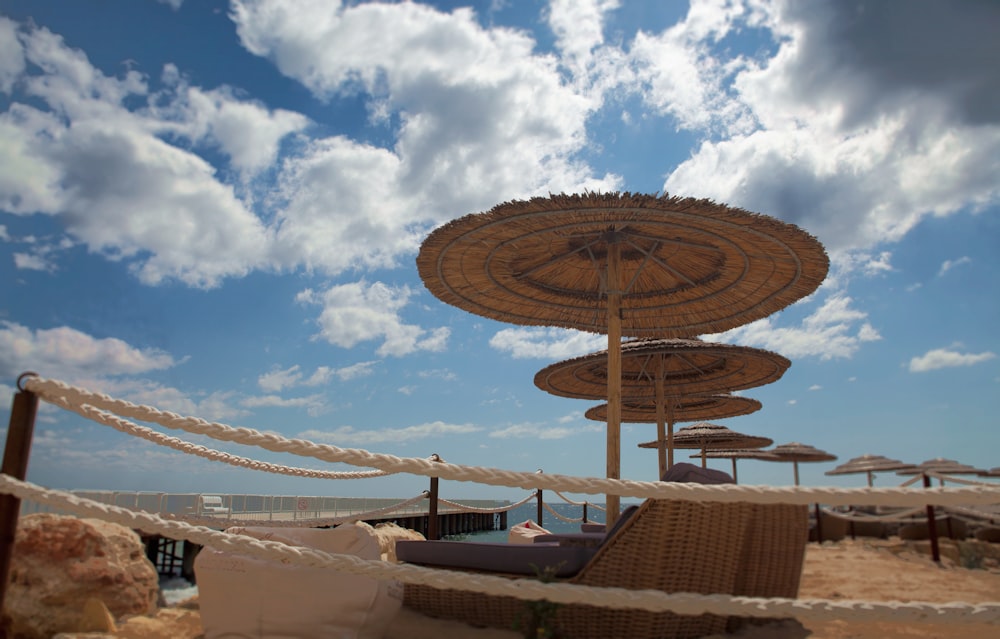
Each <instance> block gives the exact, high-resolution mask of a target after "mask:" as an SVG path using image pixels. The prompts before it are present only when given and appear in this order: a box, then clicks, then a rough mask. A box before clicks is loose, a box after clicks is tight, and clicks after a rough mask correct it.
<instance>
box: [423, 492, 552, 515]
mask: <svg viewBox="0 0 1000 639" xmlns="http://www.w3.org/2000/svg"><path fill="white" fill-rule="evenodd" d="M534 498H535V493H531V494H530V495H528V496H527V497H525V498H524V499H522V500H521V501H519V502H516V503H513V504H508V505H506V506H497V507H495V508H477V507H475V506H466V505H465V504H460V503H458V502H457V501H449V500H447V499H441V498H440V497H438V503H441V504H446V505H448V506H451V507H452V508H454V509H456V510H458V511H459V512H467V513H505V512H508V511H511V510H514V509H515V508H517V507H518V506H523V505H524V504H526V503H528V502H529V501H531V500H532V499H534Z"/></svg>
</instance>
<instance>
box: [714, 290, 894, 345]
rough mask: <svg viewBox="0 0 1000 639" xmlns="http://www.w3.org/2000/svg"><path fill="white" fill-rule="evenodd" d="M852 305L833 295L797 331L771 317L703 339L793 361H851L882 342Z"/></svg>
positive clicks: (849, 300)
mask: <svg viewBox="0 0 1000 639" xmlns="http://www.w3.org/2000/svg"><path fill="white" fill-rule="evenodd" d="M852 303H853V300H851V298H850V297H847V296H845V295H843V294H834V295H831V296H830V297H829V298H827V299H826V301H825V302H824V303H823V305H822V306H820V307H819V308H818V309H817V310H816V311H814V312H813V313H812V314H811V315H809V316H808V317H806V318H805V319H804V320H803V321H802V324H801V326H799V327H779V326H777V325H776V324H775V320H774V318H773V317H768V318H765V319H762V320H758V321H756V322H752V323H750V324H747V325H745V326H740V327H739V328H734V329H733V330H731V331H726V332H725V333H721V334H719V335H717V336H706V338H708V339H712V338H715V337H717V338H718V339H721V340H723V341H725V342H729V343H733V344H746V345H747V346H759V347H761V348H766V349H768V350H773V351H776V352H778V353H781V354H782V355H784V356H785V357H789V358H793V359H794V358H796V357H807V356H816V357H819V358H820V359H823V360H828V359H833V358H850V357H852V356H853V355H854V353H855V352H857V350H858V348H860V346H861V344H862V343H863V342H871V341H876V340H879V339H881V338H882V337H881V335H880V334H879V332H878V331H877V330H876V329H875V327H873V326H872V325H871V324H870V323H869V322H867V321H864V320H865V319H866V318H867V317H868V314H867V313H865V312H863V311H860V310H858V309H856V308H853V307H852V306H851V304H852Z"/></svg>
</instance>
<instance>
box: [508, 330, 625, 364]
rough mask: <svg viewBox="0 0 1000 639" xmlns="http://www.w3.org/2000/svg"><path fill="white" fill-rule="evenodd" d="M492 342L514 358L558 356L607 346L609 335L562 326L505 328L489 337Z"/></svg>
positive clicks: (562, 357)
mask: <svg viewBox="0 0 1000 639" xmlns="http://www.w3.org/2000/svg"><path fill="white" fill-rule="evenodd" d="M490 346H491V347H492V348H494V349H496V350H498V351H500V352H502V353H510V355H511V356H512V357H513V358H514V359H530V358H541V359H551V360H559V359H566V358H569V357H578V356H580V355H586V354H587V353H592V352H594V351H599V350H606V349H607V348H608V338H607V337H606V336H604V335H595V334H593V333H584V332H582V331H574V330H568V329H563V328H535V327H528V328H505V329H502V330H500V331H497V333H496V334H495V335H494V336H493V337H492V338H490Z"/></svg>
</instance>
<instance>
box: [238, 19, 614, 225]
mask: <svg viewBox="0 0 1000 639" xmlns="http://www.w3.org/2000/svg"><path fill="white" fill-rule="evenodd" d="M231 15H232V17H233V19H234V21H235V22H236V25H237V32H238V34H239V36H240V38H241V41H242V43H243V46H244V47H246V48H247V49H248V50H249V51H251V52H252V53H255V54H257V55H260V56H266V57H268V58H269V59H271V60H272V61H274V63H275V64H276V65H277V67H278V69H279V70H281V71H282V72H283V73H284V74H286V75H288V76H289V77H292V78H295V79H297V80H299V81H300V82H302V83H303V84H304V85H305V86H307V87H309V88H310V89H311V90H312V91H313V92H314V93H316V94H317V95H319V96H321V97H324V98H326V97H329V96H333V95H338V94H357V93H361V94H362V95H363V96H364V97H365V99H366V100H367V101H368V103H369V110H370V112H372V113H378V114H381V115H380V116H379V118H377V120H376V121H381V120H384V119H385V118H386V116H389V115H395V116H398V119H399V127H398V131H397V139H396V143H395V145H394V146H393V149H392V152H391V154H390V155H391V156H392V159H393V161H394V162H395V166H394V167H393V170H392V171H391V172H385V171H383V172H381V173H379V174H378V179H377V180H374V181H372V182H375V183H377V182H378V181H382V180H388V181H390V182H393V181H394V182H395V184H394V186H393V191H394V192H396V193H410V194H414V195H413V197H414V202H415V203H417V202H422V204H420V205H419V206H421V207H422V208H423V209H425V210H423V211H422V212H421V214H420V215H421V216H422V218H423V219H424V221H425V222H426V221H430V222H442V221H445V220H448V219H451V218H453V217H456V216H457V215H460V214H465V213H468V212H470V211H475V210H479V209H482V208H484V207H486V206H490V205H492V204H494V203H496V202H498V201H502V200H504V199H509V198H510V197H522V196H525V195H530V194H535V193H544V192H546V191H554V192H558V191H563V190H576V189H578V188H580V187H582V186H584V185H594V184H597V185H603V186H605V187H606V188H613V187H615V186H617V185H618V183H619V182H620V180H619V179H618V178H615V177H613V176H609V177H606V178H602V179H600V180H594V179H593V178H592V177H591V175H590V174H589V171H588V169H587V167H586V166H583V165H580V164H578V163H576V162H575V161H574V160H573V159H572V154H573V153H575V152H576V151H578V150H580V149H581V148H582V146H583V145H584V144H585V142H586V135H585V125H586V118H587V117H588V115H589V114H590V113H591V112H592V110H593V109H594V108H596V107H597V106H598V105H599V102H597V101H596V99H591V98H588V97H586V96H584V95H581V94H580V93H577V92H576V91H574V89H573V87H571V86H567V85H565V84H564V83H563V81H562V78H561V76H560V73H559V69H558V67H557V64H556V60H555V58H554V57H552V56H544V55H536V54H535V52H534V47H535V43H534V42H533V41H532V39H531V38H530V37H529V36H528V35H527V34H526V33H524V32H521V31H515V30H513V29H504V28H493V29H488V30H487V29H483V28H482V27H480V26H479V25H478V24H477V23H476V20H475V15H474V14H473V12H472V11H471V10H470V9H467V8H460V9H456V10H454V11H452V12H451V13H444V12H440V11H437V10H436V9H433V8H431V7H428V6H425V5H420V4H416V3H399V4H383V3H370V4H360V5H354V6H351V5H331V4H329V3H314V4H311V5H296V6H291V5H288V4H286V3H282V2H243V1H237V2H234V3H233V6H232V12H231ZM356 146H359V147H360V146H361V145H356ZM343 168H344V170H347V167H346V166H345V167H343ZM331 201H332V200H327V203H328V204H329V203H330V202H331ZM426 203H433V206H427V204H426ZM389 205H390V206H391V205H392V202H390V203H389ZM374 210H375V209H373V211H374ZM413 210H416V209H413ZM411 217H412V215H411Z"/></svg>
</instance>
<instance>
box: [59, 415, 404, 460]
mask: <svg viewBox="0 0 1000 639" xmlns="http://www.w3.org/2000/svg"><path fill="white" fill-rule="evenodd" d="M48 401H49V402H50V403H52V404H55V405H56V406H59V407H61V408H64V409H66V410H69V411H72V412H74V413H77V414H78V415H81V416H83V417H87V418H90V419H93V420H94V421H98V422H99V423H101V424H104V425H105V426H110V427H112V428H114V429H115V430H118V431H120V432H123V433H125V434H126V435H132V436H135V437H140V438H142V439H145V440H147V441H150V442H153V443H154V444H159V445H160V446H166V447H167V448H173V449H174V450H178V451H180V452H182V453H187V454H190V455H197V456H198V457H204V458H205V459H210V460H212V461H220V462H223V463H225V464H229V465H231V466H237V467H240V468H249V469H251V470H262V471H265V472H269V473H276V474H282V475H293V476H295V477H310V478H313V479H367V478H369V477H385V476H386V475H389V474H390V473H387V472H386V471H384V470H365V471H356V470H353V471H332V470H312V469H310V468H296V467H294V466H283V465H281V464H272V463H269V462H265V461H259V460H256V459H248V458H246V457H240V456H238V455H231V454H229V453H226V452H223V451H221V450H214V449H211V448H207V447H205V446H201V445H200V444H193V443H191V442H186V441H184V440H183V439H178V438H177V437H170V436H169V435H164V434H163V433H158V432H156V431H155V430H153V429H152V428H149V427H146V426H140V425H138V424H133V423H132V422H129V421H125V420H122V419H115V418H114V415H112V414H111V413H108V412H107V411H102V410H99V409H95V410H94V412H93V413H90V414H86V413H85V412H84V411H83V410H82V406H80V405H74V404H71V403H69V402H68V401H67V400H66V398H64V397H52V398H50V399H49V400H48Z"/></svg>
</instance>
